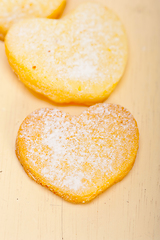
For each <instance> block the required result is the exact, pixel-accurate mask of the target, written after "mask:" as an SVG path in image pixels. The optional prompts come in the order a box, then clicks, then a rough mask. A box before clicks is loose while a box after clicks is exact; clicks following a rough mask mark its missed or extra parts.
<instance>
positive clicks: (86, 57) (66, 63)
mask: <svg viewBox="0 0 160 240" xmlns="http://www.w3.org/2000/svg"><path fill="white" fill-rule="evenodd" d="M5 46H6V54H7V56H8V60H9V63H10V65H11V67H12V68H13V70H14V71H15V73H16V74H17V75H18V77H19V79H20V80H21V81H22V82H23V83H24V84H26V85H27V86H28V87H29V88H31V89H33V90H35V91H37V92H39V93H41V94H44V95H45V96H47V97H48V98H50V99H51V100H53V101H55V102H59V103H64V102H66V103H69V102H74V103H84V104H93V103H97V102H101V101H103V100H104V99H106V98H107V97H108V95H109V94H110V93H111V92H112V90H113V89H114V88H115V86H116V85H117V83H118V81H119V80H120V78H121V76H122V74H123V72H124V68H125V65H126V59H127V40H126V34H125V31H124V28H123V26H122V23H121V21H120V20H119V18H118V17H117V16H116V15H115V14H114V13H113V12H112V11H111V10H109V9H107V8H106V7H104V6H103V5H100V4H98V3H84V4H82V5H80V6H79V7H78V8H77V9H76V10H75V11H73V12H71V13H70V14H68V15H66V16H65V17H63V18H62V19H61V20H53V19H34V20H24V21H21V22H19V23H17V24H15V25H14V26H13V27H12V28H11V29H10V31H9V33H8V34H7V37H6V41H5Z"/></svg>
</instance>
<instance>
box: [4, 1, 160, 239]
mask: <svg viewBox="0 0 160 240" xmlns="http://www.w3.org/2000/svg"><path fill="white" fill-rule="evenodd" d="M81 2H82V0H68V3H67V6H66V9H65V12H64V14H65V13H67V12H69V11H70V10H71V9H73V8H75V7H76V6H77V5H78V4H80V3H81ZM83 2H84V1H83ZM99 2H102V3H104V4H105V5H106V6H108V7H109V8H111V9H112V10H114V11H115V12H116V13H117V14H118V15H119V16H120V18H121V19H122V21H123V23H124V25H125V28H126V31H127V35H128V40H129V60H128V65H127V68H126V71H125V74H124V76H123V78H122V80H121V81H120V83H119V84H118V86H117V88H116V89H115V90H114V92H113V93H112V94H111V96H110V97H109V98H108V99H107V100H106V102H111V103H117V104H121V105H122V106H124V107H126V108H128V109H129V110H130V111H131V112H132V114H133V115H134V117H135V118H136V120H137V122H138V126H139V130H140V147H139V151H138V156H137V159H136V162H135V165H134V167H133V169H132V170H131V172H130V173H129V174H128V175H127V177H126V178H124V179H123V181H121V182H120V183H117V184H116V185H114V186H113V187H111V188H110V189H108V190H107V191H106V192H104V193H103V194H101V195H100V196H99V197H97V198H96V199H95V200H93V201H92V202H90V203H88V204H85V205H74V204H71V203H68V202H66V201H63V200H62V199H61V198H59V197H57V196H55V195H54V194H53V193H51V192H50V191H48V190H47V189H45V188H42V187H41V186H39V185H38V184H36V183H35V182H34V181H32V180H30V178H28V176H27V175H26V174H25V172H24V171H23V168H22V167H21V165H20V163H19V162H18V160H17V158H16V156H15V152H14V148H15V138H16V134H17V131H18V128H19V125H20V123H21V122H22V120H23V119H24V118H25V117H26V116H27V115H28V114H29V113H31V112H32V111H34V110H35V109H37V108H41V107H46V106H49V107H51V106H54V107H57V108H59V109H61V110H64V111H66V112H69V113H70V114H80V113H81V112H82V111H83V110H84V109H86V108H87V107H85V106H73V105H68V106H64V105H56V104H54V103H53V102H51V101H49V100H47V99H46V98H44V97H42V96H40V95H38V94H36V93H33V92H32V91H30V90H29V89H28V88H26V87H25V86H24V85H23V84H22V83H21V82H20V81H18V80H17V77H16V76H15V74H14V73H13V72H12V70H11V69H10V66H9V64H8V62H7V58H6V55H5V50H4V43H3V42H0V116H1V117H0V239H2V240H11V239H12V240H21V239H23V240H28V239H34V240H46V239H48V240H50V239H54V240H59V239H63V240H82V239H83V240H102V239H103V240H117V239H119V240H135V239H136V240H151V239H152V240H159V239H160V228H159V226H160V160H159V159H160V151H159V147H160V107H159V102H160V67H159V66H160V44H159V43H160V25H159V22H160V17H159V12H160V2H159V0H154V1H151V0H141V1H138V0H135V1H130V0H121V1H119V0H114V1H113V0H108V1H105V0H101V1H100V0H99Z"/></svg>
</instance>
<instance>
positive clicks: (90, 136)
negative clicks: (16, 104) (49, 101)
mask: <svg viewBox="0 0 160 240" xmlns="http://www.w3.org/2000/svg"><path fill="white" fill-rule="evenodd" d="M138 141H139V132H138V127H137V123H136V121H135V119H134V118H133V116H132V115H131V113H130V112H129V111H128V110H126V109H125V108H123V107H121V106H118V105H114V104H96V105H94V106H92V107H89V108H88V110H86V111H84V112H83V113H82V114H81V115H80V116H70V115H68V114H66V113H64V112H62V111H60V110H58V109H49V108H44V109H40V110H37V111H35V112H33V113H32V114H30V115H29V116H28V117H27V118H26V119H25V120H24V121H23V123H22V124H21V126H20V129H19V131H18V135H17V140H16V154H17V157H18V159H19V161H20V162H21V164H22V166H23V167H24V169H25V171H26V173H27V174H28V175H29V177H31V178H32V179H33V180H35V181H36V182H37V183H40V184H41V185H43V186H45V187H47V188H49V189H50V190H51V191H52V192H53V193H55V194H57V195H59V196H61V197H62V198H64V199H65V200H67V201H70V202H73V203H85V202H87V201H90V200H92V199H93V198H95V197H96V196H97V195H98V194H100V193H101V192H103V191H104V190H105V189H107V188H108V187H110V186H111V185H113V184H114V183H116V182H118V181H120V180H121V179H123V178H124V177H125V175H126V174H127V173H128V172H129V171H130V170H131V168H132V166H133V164H134V161H135V157H136V154H137V150H138Z"/></svg>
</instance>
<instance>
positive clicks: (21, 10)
mask: <svg viewBox="0 0 160 240" xmlns="http://www.w3.org/2000/svg"><path fill="white" fill-rule="evenodd" d="M65 4H66V0H45V1H44V0H12V1H11V0H0V39H1V40H3V39H4V37H5V35H6V33H7V31H8V29H9V28H10V27H11V25H12V24H13V23H15V22H17V21H19V20H21V19H25V18H30V17H49V18H56V17H58V16H59V15H60V14H61V13H62V11H63V9H64V7H65Z"/></svg>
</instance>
